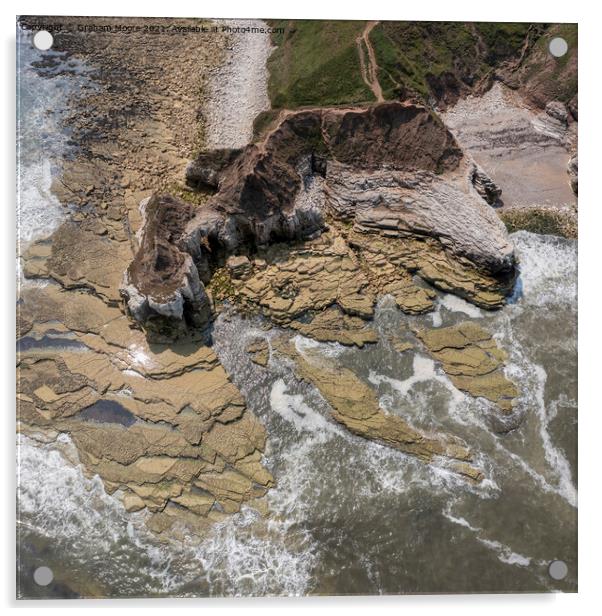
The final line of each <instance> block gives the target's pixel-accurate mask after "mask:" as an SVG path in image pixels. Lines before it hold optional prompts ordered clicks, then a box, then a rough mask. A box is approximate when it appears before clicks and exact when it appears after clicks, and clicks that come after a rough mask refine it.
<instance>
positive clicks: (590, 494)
mask: <svg viewBox="0 0 602 616" xmlns="http://www.w3.org/2000/svg"><path fill="white" fill-rule="evenodd" d="M7 5H8V6H7ZM2 10H3V20H2V29H3V35H4V36H3V41H2V49H3V50H4V62H3V68H4V69H5V71H4V72H5V75H4V88H3V90H2V92H3V94H2V96H1V99H2V110H3V113H2V119H3V125H4V128H5V129H6V131H5V132H4V133H3V134H4V135H5V137H4V139H3V143H2V147H1V149H0V152H1V156H2V165H1V169H2V180H3V182H2V186H3V188H4V200H3V202H2V212H3V220H2V225H1V227H2V233H3V235H4V237H3V242H2V244H1V245H2V247H3V254H4V260H3V264H2V268H1V269H0V271H1V273H2V286H1V287H0V288H1V289H3V291H4V292H3V295H4V296H5V301H4V302H3V310H4V319H3V321H2V323H3V328H2V338H1V343H2V349H3V351H4V352H3V354H2V357H3V361H4V363H3V366H2V368H3V369H2V370H1V371H0V374H1V375H2V381H3V392H4V394H5V396H6V398H5V404H4V405H3V406H2V407H1V408H2V414H3V417H4V425H3V433H2V437H3V442H4V447H3V451H2V456H1V459H2V462H3V468H4V470H5V471H6V473H5V474H4V488H5V489H6V491H7V493H5V495H4V499H3V506H2V507H1V508H0V511H1V515H2V527H1V529H2V531H3V537H4V538H5V539H6V541H3V542H2V545H3V554H2V556H3V558H2V561H1V566H2V569H1V571H0V580H1V585H2V599H3V603H4V605H5V606H7V607H12V608H15V607H17V608H21V609H25V613H28V612H29V611H30V610H33V609H35V608H45V609H56V608H58V609H65V608H76V609H78V610H82V609H94V608H101V609H105V608H111V609H118V610H125V609H127V610H128V612H129V611H131V612H140V611H141V610H145V611H146V610H149V609H161V610H165V609H169V608H170V607H174V608H177V609H194V610H195V611H199V610H203V611H206V610H210V611H213V610H219V611H223V610H224V609H226V610H232V611H234V610H236V611H237V612H239V613H240V612H241V611H244V614H245V616H246V615H247V614H249V615H250V614H260V613H264V612H265V611H266V610H267V611H270V612H273V611H274V610H278V611H283V610H286V612H287V613H288V612H291V613H295V612H298V613H300V612H304V611H306V610H308V609H312V610H316V611H318V612H322V611H323V612H326V611H328V612H331V611H337V612H339V611H341V612H342V611H343V610H344V611H345V613H350V614H356V613H357V614H359V613H364V612H365V611H366V610H367V609H374V608H377V609H378V610H379V611H381V610H382V611H383V612H384V613H395V614H399V612H400V610H408V611H410V610H412V611H420V614H421V616H430V615H431V614H436V615H437V616H441V614H442V613H444V614H445V616H448V615H453V614H456V613H458V614H460V613H461V614H462V615H464V616H468V615H469V614H481V613H482V612H484V611H485V610H486V611H487V613H488V614H497V613H499V614H504V616H508V612H510V611H512V612H515V611H518V613H523V612H526V611H527V610H528V611H529V612H536V613H543V612H545V613H546V615H547V616H552V615H556V614H558V615H562V616H566V615H567V613H568V612H569V611H571V610H575V609H577V610H580V611H581V610H583V611H586V610H588V609H592V611H593V610H594V606H595V605H596V604H598V605H599V603H600V601H599V595H598V593H597V590H598V586H599V584H600V582H599V580H598V572H599V571H601V569H602V567H601V566H600V560H601V557H602V553H601V549H600V548H601V545H600V522H599V519H600V505H601V500H602V499H601V498H600V496H599V495H600V494H601V493H602V485H601V484H602V481H601V479H600V468H599V460H600V455H599V453H598V450H599V449H600V435H601V434H602V425H601V419H600V418H601V416H602V408H601V406H600V405H599V404H596V403H597V402H598V399H599V398H602V395H601V394H602V391H601V390H600V387H601V385H600V381H601V374H600V370H601V369H600V363H601V362H600V353H601V352H602V344H601V343H600V336H599V329H600V328H599V326H598V324H599V322H600V317H599V312H600V298H601V297H602V295H601V293H600V291H599V289H600V288H601V287H602V273H601V271H600V270H601V267H602V258H601V254H600V249H599V246H600V245H601V244H602V238H601V237H600V234H601V233H602V221H601V215H600V213H601V212H602V183H601V182H600V179H599V177H600V169H599V165H600V163H601V161H602V157H601V155H600V144H602V135H601V134H600V133H601V131H600V123H601V121H600V117H599V116H600V114H601V111H602V95H601V92H600V72H601V71H600V60H601V59H602V58H601V54H600V46H601V44H602V30H601V28H602V20H601V19H600V18H601V15H600V12H599V11H596V10H595V9H594V3H593V2H588V1H587V0H584V1H580V0H573V1H572V2H562V3H553V0H549V1H547V2H545V1H531V2H526V1H525V0H504V1H503V2H501V3H488V2H484V1H483V0H478V1H474V2H469V1H462V0H455V1H447V2H446V1H443V0H432V1H431V2H428V3H427V2H411V3H410V2H409V3H403V2H401V1H399V0H397V1H391V0H389V2H386V1H369V2H362V3H361V4H360V3H357V4H354V5H351V4H350V3H349V2H340V3H337V2H330V3H326V2H324V0H322V1H320V0H317V1H316V0H300V1H298V2H296V3H287V4H285V3H283V2H281V1H280V2H277V1H271V2H270V1H262V0H257V1H255V2H248V1H247V2H242V0H240V1H229V2H227V3H225V2H222V3H216V4H209V3H201V2H190V1H189V2H179V1H175V0H174V1H170V2H168V3H165V4H163V3H161V4H159V3H154V4H150V3H134V2H130V1H126V0H104V1H103V2H101V3H94V4H88V3H85V2H81V1H79V2H76V1H73V0H71V1H65V0H57V1H53V2H48V1H46V2H40V1H31V2H21V3H12V5H11V4H10V3H5V4H4V5H3V8H2ZM48 13H52V14H55V15H94V14H95V15H102V16H106V15H122V16H125V15H134V16H141V15H143V16H151V17H153V16H170V17H176V16H202V17H240V18H243V17H268V18H291V19H294V18H296V19H301V18H305V19H307V18H315V19H397V20H431V21H434V20H449V21H463V20H470V21H533V22H563V21H564V22H578V23H579V72H580V76H581V79H580V82H579V89H580V93H579V94H580V109H579V114H580V126H581V130H580V143H579V154H580V161H579V162H580V178H579V192H580V203H581V209H580V215H579V217H580V225H579V227H580V238H579V305H580V314H579V353H580V355H579V357H580V362H579V402H580V404H579V434H580V438H579V453H580V456H579V487H580V493H579V556H580V558H579V565H580V570H579V589H580V591H579V593H578V594H573V595H454V596H442V595H439V596H433V595H428V596H402V597H371V598H357V597H354V598H308V599H199V600H192V599H190V600H188V599H187V600H173V599H152V600H145V599H141V600H136V599H134V600H110V601H100V600H98V601H97V600H94V601H86V602H82V601H73V602H66V601H54V602H46V601H45V602H18V603H17V602H16V601H15V599H14V589H15V549H14V536H15V531H14V494H15V468H14V437H13V435H14V393H13V392H14V293H15V291H14V289H15V272H14V254H15V232H14V229H15V211H14V209H15V208H14V203H15V196H14V186H15V171H14V165H15V154H14V152H15V151H14V148H13V146H12V144H13V135H14V131H15V120H14V118H15V97H14V70H15V69H14V65H15V45H14V39H15V15H16V14H24V15H36V14H37V15H43V14H48ZM9 290H12V293H10V292H9Z"/></svg>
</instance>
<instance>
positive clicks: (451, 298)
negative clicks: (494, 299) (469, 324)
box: [439, 293, 483, 319]
mask: <svg viewBox="0 0 602 616" xmlns="http://www.w3.org/2000/svg"><path fill="white" fill-rule="evenodd" d="M439 303H440V304H441V305H442V306H443V307H444V308H447V309H448V310H449V311H450V312H461V313H463V314H465V315H467V316H469V317H470V318H471V319H480V318H481V317H482V316H483V313H482V311H481V309H480V308H478V307H477V306H475V305H474V304H469V303H468V302H467V301H466V300H465V299H462V298H461V297H458V296H457V295H451V294H450V293H446V294H445V295H443V296H442V297H441V298H440V299H439Z"/></svg>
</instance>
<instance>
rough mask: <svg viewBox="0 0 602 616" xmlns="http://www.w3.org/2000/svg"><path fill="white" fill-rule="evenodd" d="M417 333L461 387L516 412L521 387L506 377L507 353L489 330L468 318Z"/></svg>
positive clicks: (503, 410)
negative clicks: (514, 408)
mask: <svg viewBox="0 0 602 616" xmlns="http://www.w3.org/2000/svg"><path fill="white" fill-rule="evenodd" d="M416 335H417V336H418V337H419V338H420V340H422V342H423V343H424V345H425V346H426V347H427V349H428V350H429V351H430V352H431V354H432V355H433V357H434V358H435V359H437V360H438V361H440V362H441V364H442V367H443V369H444V370H445V372H446V373H447V374H448V375H449V378H450V379H451V381H452V383H453V384H454V385H455V386H456V387H457V388H458V389H461V390H462V391H465V392H467V393H469V394H471V395H472V396H476V397H483V398H487V399H488V400H490V401H491V402H493V403H495V404H496V405H497V406H498V407H499V408H500V409H501V411H502V412H503V413H511V412H512V409H513V400H514V398H516V397H517V396H518V389H517V387H516V385H515V384H514V383H513V382H512V381H509V380H508V379H507V378H506V377H505V376H504V373H503V367H504V361H505V359H506V353H505V352H504V351H503V350H502V349H500V348H499V347H498V346H497V344H496V342H495V340H493V339H492V337H491V334H490V333H489V332H488V331H487V330H485V329H483V328H482V327H480V326H479V325H476V324H475V323H472V322H470V321H466V322H464V323H460V324H459V325H454V326H452V327H443V328H439V329H431V330H419V331H417V332H416Z"/></svg>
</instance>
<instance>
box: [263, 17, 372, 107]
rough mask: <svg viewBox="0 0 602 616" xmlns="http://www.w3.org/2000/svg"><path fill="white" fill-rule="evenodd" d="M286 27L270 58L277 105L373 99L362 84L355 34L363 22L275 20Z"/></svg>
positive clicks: (272, 95)
mask: <svg viewBox="0 0 602 616" xmlns="http://www.w3.org/2000/svg"><path fill="white" fill-rule="evenodd" d="M270 25H272V26H275V27H280V28H285V32H284V34H279V35H277V36H275V37H274V39H273V43H274V44H275V45H278V47H277V49H276V50H275V51H274V53H273V54H272V55H271V57H270V59H269V60H268V69H269V71H270V79H269V86H268V87H269V94H270V100H271V102H272V107H274V108H282V107H285V108H289V109H292V108H296V107H303V106H308V105H339V104H347V103H349V104H351V103H363V102H372V101H374V95H373V94H372V92H371V91H370V90H369V89H368V87H367V86H366V84H365V83H364V81H363V79H362V75H361V69H360V60H359V55H358V51H357V46H356V38H357V36H358V35H359V34H360V33H361V32H362V30H363V28H364V26H365V22H363V21H311V20H308V21H306V20H301V21H271V22H270Z"/></svg>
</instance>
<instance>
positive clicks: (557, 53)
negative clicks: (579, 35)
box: [548, 36, 569, 58]
mask: <svg viewBox="0 0 602 616" xmlns="http://www.w3.org/2000/svg"><path fill="white" fill-rule="evenodd" d="M548 49H549V50H550V53H551V54H552V55H553V56H554V57H555V58H562V56H564V55H565V54H566V52H567V51H568V50H569V44H568V43H567V42H566V41H565V40H564V39H563V38H562V37H561V36H557V37H556V38H553V39H552V40H551V41H550V44H549V45H548Z"/></svg>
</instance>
